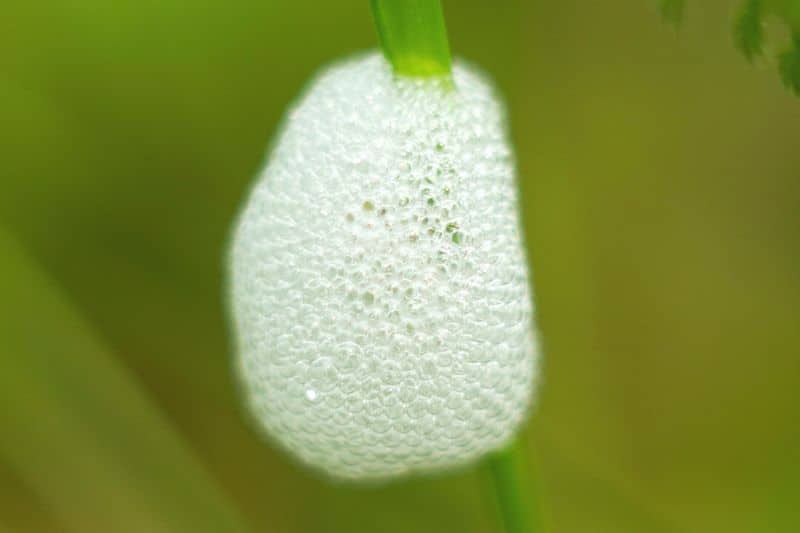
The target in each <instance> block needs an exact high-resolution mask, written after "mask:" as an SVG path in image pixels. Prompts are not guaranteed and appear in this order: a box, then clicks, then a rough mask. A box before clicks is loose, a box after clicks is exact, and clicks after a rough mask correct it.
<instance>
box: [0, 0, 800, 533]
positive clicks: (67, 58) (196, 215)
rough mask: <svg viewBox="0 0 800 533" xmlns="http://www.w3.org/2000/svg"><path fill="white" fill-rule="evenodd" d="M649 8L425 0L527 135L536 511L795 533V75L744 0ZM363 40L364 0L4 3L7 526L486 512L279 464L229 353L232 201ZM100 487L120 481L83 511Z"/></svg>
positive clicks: (459, 484)
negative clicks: (744, 51)
mask: <svg viewBox="0 0 800 533" xmlns="http://www.w3.org/2000/svg"><path fill="white" fill-rule="evenodd" d="M655 4H656V2H648V1H646V0H645V1H642V0H622V1H619V2H553V1H550V2H545V1H534V2H524V1H522V0H519V1H498V2H486V1H482V0H457V1H456V0H445V2H444V7H445V15H446V17H447V24H448V28H449V33H450V44H451V49H452V51H453V53H454V55H455V56H456V57H464V58H468V59H469V60H471V61H473V62H475V63H477V64H479V65H480V66H482V67H483V68H484V69H486V70H487V71H488V72H489V73H490V74H491V75H492V76H493V77H494V78H495V79H496V80H497V82H498V85H499V87H500V90H501V91H502V93H504V94H505V96H506V97H507V100H508V106H509V117H510V119H511V128H512V136H513V139H514V142H515V145H516V148H517V156H518V162H519V170H520V187H521V191H522V202H521V204H522V212H523V218H524V223H525V229H526V234H527V240H528V247H529V255H530V258H531V263H532V266H533V270H534V277H535V284H536V305H537V314H538V322H539V326H540V329H541V334H542V338H543V343H544V351H545V367H544V379H543V387H542V389H541V394H540V397H539V400H538V406H537V411H536V414H535V416H534V418H533V423H532V424H531V425H530V427H529V428H528V429H527V431H526V437H527V438H526V442H527V443H528V445H529V449H530V451H531V457H533V456H534V455H535V456H536V461H537V462H538V464H539V466H540V468H539V469H540V476H541V484H542V491H543V492H545V494H546V498H547V499H546V501H545V507H546V510H547V513H548V515H549V518H550V520H549V521H550V525H551V531H553V532H580V533H593V532H603V533H605V532H608V533H616V532H635V533H638V532H644V533H650V532H653V533H661V532H665V533H666V532H697V533H708V532H726V533H739V532H742V533H744V532H748V533H749V532H759V533H760V532H776V533H783V532H786V533H789V532H795V531H798V530H800V505H798V503H797V502H798V501H800V489H799V488H798V479H800V238H798V237H800V100H798V99H797V98H795V97H793V96H791V95H790V94H789V93H788V92H787V91H785V90H784V89H783V88H782V87H781V84H780V81H779V79H778V76H777V74H776V72H775V68H774V67H775V66H774V64H770V63H769V61H767V62H766V63H765V64H761V65H756V66H755V67H752V66H750V65H748V64H747V63H746V61H745V60H744V59H743V58H742V57H741V56H740V55H739V54H738V52H737V51H736V50H735V49H734V48H733V46H732V36H731V33H730V19H731V14H732V13H733V12H734V9H733V8H734V5H735V4H734V3H733V2H729V1H727V0H705V1H702V2H701V1H694V2H692V1H689V2H688V13H687V14H688V19H687V21H686V23H685V24H684V26H683V27H682V29H681V30H680V31H678V32H676V31H674V30H673V29H672V28H671V27H669V26H667V25H664V24H663V23H662V22H661V21H660V20H659V18H658V14H657V9H656V7H655ZM773 26H774V27H770V28H768V29H769V30H770V31H772V30H775V31H774V32H772V33H771V35H770V36H771V39H770V43H771V46H772V50H771V52H770V53H774V52H776V51H777V50H779V49H780V48H781V47H782V46H783V44H782V39H784V38H785V35H784V34H782V32H781V31H780V26H779V25H777V24H775V25H773ZM376 42H377V39H376V36H375V31H374V29H373V26H372V20H371V18H370V13H369V6H368V2H367V1H366V0H353V1H338V0H337V1H330V2H296V1H289V0H283V1H270V0H257V1H256V0H230V1H228V2H209V1H207V0H200V1H194V2H187V1H179V0H162V1H159V2H155V1H141V0H137V1H133V0H116V1H114V2H108V1H103V2H101V1H99V0H73V1H65V0H48V1H46V2H44V3H36V2H11V3H8V5H4V7H3V15H2V17H0V225H2V226H3V227H4V228H5V230H7V232H8V233H9V235H11V238H12V239H13V241H14V243H17V244H12V241H11V240H10V239H6V238H5V237H3V239H2V240H0V277H2V278H3V281H2V282H0V288H2V295H0V318H2V320H3V321H4V324H6V326H5V328H6V329H5V330H3V329H2V328H0V331H5V333H4V337H3V338H2V339H0V368H4V369H6V370H4V372H6V373H5V374H4V376H3V377H4V378H6V379H0V383H2V386H3V393H2V394H0V401H1V402H2V404H1V405H0V412H2V415H0V417H7V420H13V421H15V424H11V423H5V424H3V425H2V426H1V427H0V525H2V527H3V528H4V529H8V530H9V531H23V532H27V531H33V532H36V531H54V530H55V531H59V530H61V529H60V528H65V529H66V528H68V527H72V528H73V529H72V530H76V529H75V523H76V522H74V521H70V518H69V517H71V516H80V517H83V516H87V513H89V514H90V513H92V512H94V513H108V512H112V511H114V510H115V509H117V510H118V512H119V515H118V516H119V521H120V522H119V523H120V524H128V528H127V529H128V530H136V529H137V528H136V527H135V525H133V524H135V523H136V522H134V520H137V519H142V520H145V519H147V520H149V519H150V518H149V517H150V516H151V514H148V513H156V516H160V517H162V518H165V519H170V520H171V521H170V522H169V525H168V526H167V527H173V530H175V531H183V530H185V529H181V528H182V527H186V528H187V529H188V528H190V526H186V524H191V518H187V516H186V513H187V512H188V511H187V508H189V511H192V512H197V513H198V514H199V515H201V516H207V517H208V518H209V520H211V519H219V520H223V521H224V520H230V521H231V523H233V522H235V521H236V520H237V518H234V516H235V515H241V516H242V517H243V520H245V521H246V522H247V523H248V524H249V525H250V526H251V527H252V529H253V530H255V531H266V532H338V531H342V532H345V531H346V532H359V531H364V532H367V531H381V532H388V533H391V532H398V533H400V532H402V533H407V532H427V531H430V532H442V531H458V532H479V531H480V532H484V531H485V532H489V531H494V522H493V517H492V515H491V513H490V511H491V509H490V508H487V505H486V503H485V499H484V494H483V492H482V490H483V489H482V487H481V480H482V477H481V476H482V475H483V474H482V473H481V472H479V471H477V470H471V471H463V472H457V473H454V474H451V475H446V476H440V477H437V478H435V479H424V480H411V481H405V482H400V483H394V484H390V485H388V486H385V487H372V488H359V487H352V486H335V485H332V484H330V483H327V482H325V481H322V480H320V479H318V478H317V477H316V476H314V475H313V474H310V473H308V472H306V471H304V470H301V469H299V468H298V467H296V466H295V465H294V464H293V463H292V462H291V461H289V460H288V459H287V458H286V457H285V456H284V455H283V454H281V453H279V452H278V451H276V450H275V449H274V448H272V447H271V446H270V445H269V444H267V443H265V442H264V441H263V440H262V439H261V438H260V437H259V436H258V435H257V434H256V432H255V431H254V430H253V429H252V427H251V426H250V425H249V423H248V421H247V419H246V417H245V416H244V415H243V412H242V409H241V405H240V401H239V398H238V393H237V390H236V385H235V382H234V380H233V377H232V373H231V350H230V341H229V337H228V332H227V327H226V319H225V310H224V298H223V294H224V263H223V255H224V250H225V242H226V239H227V237H228V232H229V228H230V224H231V220H232V217H233V216H234V214H235V212H236V209H237V205H238V203H239V202H240V201H241V199H242V197H243V195H244V194H245V192H246V190H247V188H248V184H249V183H250V182H251V180H252V177H253V175H254V174H255V173H256V172H257V170H258V168H259V166H260V165H261V163H262V161H263V159H264V157H265V150H266V146H267V144H268V141H269V139H270V138H271V136H272V135H273V134H274V132H275V129H276V127H277V124H278V122H279V120H280V118H281V116H282V113H283V111H284V110H285V108H286V106H287V105H288V104H289V103H290V102H291V101H292V99H293V98H295V97H296V96H297V95H298V93H299V92H300V90H301V88H302V86H303V84H304V82H305V81H306V80H307V79H308V78H309V77H310V76H311V75H312V73H313V72H314V71H315V70H316V69H317V68H318V67H319V66H321V65H323V64H324V63H326V62H327V61H330V60H333V59H335V58H337V57H340V56H342V55H343V54H347V53H350V52H354V51H358V50H362V49H365V48H369V47H374V46H375V45H376ZM18 245H19V246H20V247H21V248H22V249H24V250H26V252H24V253H23V252H19V251H18V250H17V246H18ZM12 332H13V333H12ZM32 338H35V342H33V341H32V340H31V339H32ZM48 358H50V359H52V360H53V364H52V365H47V364H45V363H42V361H47V359H48ZM70 361H74V362H75V363H74V365H72V364H70ZM42 364H45V368H49V369H50V372H47V371H42V366H41V365H42ZM80 365H89V366H80ZM92 365H94V366H92ZM75 368H86V369H87V370H86V371H85V372H83V373H82V374H81V373H77V374H73V373H71V370H69V369H73V370H74V369H75ZM63 369H66V370H63ZM12 375H14V376H25V379H28V380H29V381H24V383H26V384H28V383H30V386H28V385H25V386H24V387H23V386H21V385H20V383H22V381H20V380H21V379H22V378H21V377H20V378H19V379H17V378H14V379H8V376H12ZM81 375H82V377H83V380H85V383H86V388H85V389H84V388H83V387H82V386H81ZM125 375H127V378H125V377H124V376H125ZM117 379H119V380H121V381H120V383H125V384H124V385H119V386H112V385H109V384H108V383H117V382H116V381H111V380H117ZM98 380H100V381H98ZM107 380H108V381H107ZM70 387H74V389H70ZM48 390H49V391H51V393H48V392H45V391H48ZM70 390H74V394H72V393H70V392H69V391H70ZM35 391H41V393H39V394H37V393H35ZM81 391H83V392H81ZM84 393H85V394H86V397H85V398H84V397H83V396H81V394H84ZM62 394H66V396H63V397H61V396H59V395H62ZM41 398H46V399H47V401H44V400H41ZM59 398H69V399H68V400H63V399H62V400H59ZM47 402H51V404H48V403H47ZM98 402H100V403H101V404H102V402H107V405H105V406H100V405H98ZM48 405H53V408H52V409H53V410H52V412H50V411H49V409H50V407H48ZM63 412H69V413H70V414H69V417H67V415H62V414H61V413H63ZM48 413H49V416H48ZM114 413H118V415H119V417H118V418H117V417H114V416H113V414H114ZM26 418H27V421H26ZM0 419H3V418H0ZM40 419H41V423H38V422H36V421H37V420H40ZM31 420H33V422H31ZM56 422H58V423H56ZM20 428H24V430H25V431H27V432H28V433H25V435H28V436H27V437H25V439H23V440H20V438H19V437H20V435H21V434H22V433H20V431H21V429H20ZM150 436H152V438H150ZM28 439H29V440H30V446H28ZM37 446H38V447H43V448H38V447H37ZM93 446H94V447H93ZM99 450H102V453H101V451H99ZM49 451H52V453H53V454H54V455H55V457H56V458H58V457H60V458H61V459H62V460H63V461H70V464H79V465H81V468H80V469H75V471H74V472H73V471H71V470H69V469H65V470H63V471H59V472H60V473H59V472H55V473H54V472H51V471H50V470H49V468H50V467H48V465H51V464H52V465H58V464H59V461H58V460H57V459H53V458H50V457H48V456H47V453H48V452H49ZM168 465H173V468H170V467H169V466H168ZM175 465H180V468H178V467H175ZM70 472H72V473H70ZM154 473H159V474H160V475H162V476H164V477H163V478H159V477H158V476H157V475H155V474H154ZM69 475H72V476H74V477H75V478H76V480H75V485H74V487H72V486H71V484H70V483H69V477H68V476H69ZM214 485H216V486H214ZM78 489H80V490H78ZM141 491H152V493H150V494H142V492H141ZM184 491H185V492H187V493H188V494H184V495H183V496H181V498H174V497H173V496H175V495H176V494H182V493H183V492H184ZM115 493H118V494H119V498H130V499H131V501H133V503H129V504H126V505H120V506H119V507H113V506H111V507H109V506H107V505H99V504H102V502H103V501H104V499H103V498H106V499H108V500H111V501H113V500H114V498H115V496H114V494H115ZM126 494H127V495H129V496H125V495H126ZM131 494H135V496H130V495H131ZM100 496H102V497H100ZM137 501H138V502H143V503H141V506H139V504H136V502H137ZM65 505H68V506H69V508H70V509H74V512H69V513H67V514H66V515H65V514H64V513H65V511H64V509H65V507H64V506H65ZM192 506H197V507H192ZM140 511H141V512H140ZM190 514H191V513H190ZM65 516H66V518H65ZM143 517H144V518H143ZM214 517H215V518H214ZM173 519H174V521H172V520H173ZM78 523H79V524H81V527H78V528H77V530H81V531H87V532H90V531H92V530H93V529H92V527H95V529H94V530H96V531H108V526H107V523H106V522H101V521H98V522H97V523H94V525H93V523H92V522H91V521H87V522H85V523H82V522H78ZM142 523H144V522H142ZM65 524H66V525H65ZM83 524H88V525H83ZM180 524H184V526H181V525H180ZM123 529H125V528H122V527H120V528H119V530H123Z"/></svg>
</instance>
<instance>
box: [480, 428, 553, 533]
mask: <svg viewBox="0 0 800 533" xmlns="http://www.w3.org/2000/svg"><path fill="white" fill-rule="evenodd" d="M486 470H487V472H488V477H489V480H490V481H489V484H490V485H491V488H492V492H493V494H494V500H495V503H496V508H497V511H498V514H499V517H500V518H501V520H502V523H503V531H505V533H542V531H543V529H542V526H541V518H540V516H539V512H538V511H539V509H538V508H537V507H536V502H537V498H536V494H535V492H534V491H533V490H532V485H531V483H530V480H529V478H528V472H527V464H526V461H525V453H524V449H523V448H522V446H521V443H520V441H519V439H517V440H516V441H514V442H512V443H511V444H510V445H509V446H508V447H507V448H505V449H504V450H501V451H499V452H495V453H493V454H492V455H490V456H489V457H488V458H487V459H486Z"/></svg>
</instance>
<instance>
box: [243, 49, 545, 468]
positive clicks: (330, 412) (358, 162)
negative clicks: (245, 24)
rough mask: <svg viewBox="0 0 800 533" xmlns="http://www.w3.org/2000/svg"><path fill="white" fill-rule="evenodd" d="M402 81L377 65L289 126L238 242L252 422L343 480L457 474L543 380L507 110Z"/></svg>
mask: <svg viewBox="0 0 800 533" xmlns="http://www.w3.org/2000/svg"><path fill="white" fill-rule="evenodd" d="M453 80H454V88H453V89H448V88H447V87H446V86H443V85H442V83H441V82H436V81H430V80H427V81H424V80H409V79H396V78H395V77H394V76H393V74H392V72H391V69H390V67H389V65H388V64H387V63H386V61H385V60H384V59H383V58H382V57H381V56H380V55H378V54H377V53H372V54H369V55H366V56H361V57H358V58H355V59H351V60H349V61H345V62H342V63H338V64H336V65H334V66H333V67H330V68H328V69H327V70H324V71H323V72H322V73H321V74H320V75H319V76H318V77H317V78H316V80H315V81H314V82H313V83H311V85H310V86H309V87H308V89H307V90H306V92H305V94H304V95H303V96H302V98H301V99H300V100H299V102H298V103H297V104H296V105H295V106H294V107H293V108H292V109H291V111H290V112H289V114H288V117H287V119H286V122H285V124H284V126H283V129H282V131H281V132H280V133H279V135H278V138H277V142H276V143H275V145H274V148H273V150H272V153H271V155H270V158H269V161H268V164H267V165H266V168H265V169H264V171H263V172H262V174H261V176H260V177H259V179H258V180H257V183H256V184H255V186H254V188H253V190H252V192H251V194H250V197H249V199H248V200H247V203H246V205H245V207H244V209H243V212H242V213H241V216H240V218H239V220H238V223H237V226H236V228H235V235H234V240H233V247H232V253H231V263H230V269H231V275H232V313H233V318H234V323H235V331H236V338H237V343H238V368H239V371H240V374H241V378H242V380H243V382H244V384H245V391H246V395H247V399H248V403H249V406H250V408H251V409H252V412H253V413H254V415H255V418H256V419H257V421H258V423H259V424H260V425H261V426H263V428H264V429H265V430H266V432H267V433H268V434H269V435H271V436H272V437H273V438H274V439H275V440H276V441H278V442H279V443H280V444H281V445H282V446H283V447H285V448H286V449H288V450H290V452H291V453H292V454H294V455H295V456H297V457H298V458H299V459H300V460H301V461H303V462H304V463H307V464H309V465H312V466H315V467H317V468H319V469H322V470H323V471H325V472H327V473H328V474H330V475H332V476H334V477H339V478H350V479H385V478H389V477H393V476H395V475H399V474H403V473H416V472H428V471H432V470H439V469H443V468H448V467H455V466H459V465H464V464H467V463H469V462H471V461H474V460H475V459H477V458H479V457H480V456H482V455H484V454H485V453H487V452H489V451H492V450H494V449H497V448H499V447H501V446H502V445H503V444H505V443H506V442H507V441H509V439H510V438H511V437H512V435H513V434H514V432H515V430H516V429H517V427H518V426H519V424H520V423H521V421H522V420H523V419H524V418H525V416H526V412H527V411H528V406H529V404H530V399H531V395H532V394H531V392H532V387H533V382H534V378H535V374H536V353H537V350H536V344H535V340H534V333H533V327H532V304H531V294H530V292H529V282H528V272H527V266H526V261H525V254H524V251H523V246H522V242H521V236H520V227H519V220H518V215H517V205H516V203H517V199H516V194H517V193H516V184H515V181H514V162H513V154H512V151H511V148H510V146H509V142H508V139H507V134H506V126H505V119H504V115H503V109H502V105H501V104H500V102H499V100H498V98H497V96H496V95H495V94H494V91H493V89H492V87H491V85H490V84H489V83H488V82H487V81H486V80H485V79H484V78H483V76H482V75H479V74H478V73H476V72H474V71H473V70H471V69H470V68H467V67H465V66H463V65H456V66H455V68H454V70H453Z"/></svg>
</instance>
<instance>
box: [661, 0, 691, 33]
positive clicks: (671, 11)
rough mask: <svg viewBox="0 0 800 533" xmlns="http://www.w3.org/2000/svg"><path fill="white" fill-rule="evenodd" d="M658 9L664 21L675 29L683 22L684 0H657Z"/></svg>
mask: <svg viewBox="0 0 800 533" xmlns="http://www.w3.org/2000/svg"><path fill="white" fill-rule="evenodd" d="M658 9H659V11H660V12H661V16H662V17H663V18H664V21H665V22H667V23H668V24H671V25H672V26H674V27H676V28H677V27H678V26H680V25H681V22H683V16H684V12H685V10H686V0H659V3H658Z"/></svg>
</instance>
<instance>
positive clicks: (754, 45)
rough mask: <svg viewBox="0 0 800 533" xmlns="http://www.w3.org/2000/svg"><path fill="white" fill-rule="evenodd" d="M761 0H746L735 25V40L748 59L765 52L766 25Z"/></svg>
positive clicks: (753, 58) (750, 59) (751, 59)
mask: <svg viewBox="0 0 800 533" xmlns="http://www.w3.org/2000/svg"><path fill="white" fill-rule="evenodd" d="M762 17H763V10H762V5H761V0H746V2H745V4H744V6H743V8H742V10H741V13H740V14H739V16H738V17H737V18H736V21H735V22H734V25H733V35H734V41H735V42H736V47H737V48H738V49H739V50H741V52H742V53H743V54H744V56H745V57H746V58H747V60H748V61H750V62H753V61H754V60H755V58H756V57H759V56H761V55H762V54H763V44H764V27H763V23H762Z"/></svg>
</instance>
